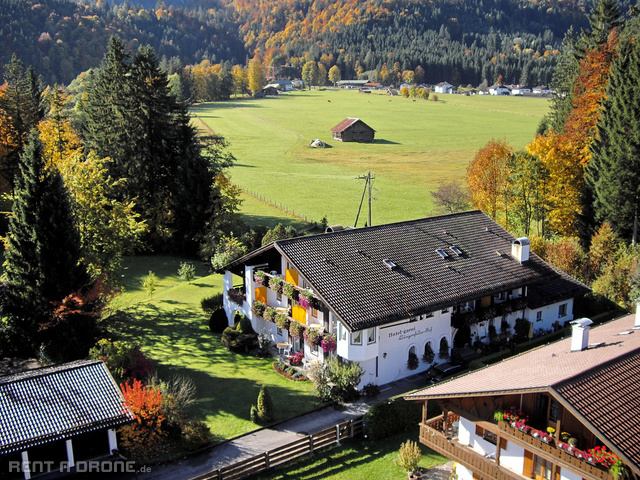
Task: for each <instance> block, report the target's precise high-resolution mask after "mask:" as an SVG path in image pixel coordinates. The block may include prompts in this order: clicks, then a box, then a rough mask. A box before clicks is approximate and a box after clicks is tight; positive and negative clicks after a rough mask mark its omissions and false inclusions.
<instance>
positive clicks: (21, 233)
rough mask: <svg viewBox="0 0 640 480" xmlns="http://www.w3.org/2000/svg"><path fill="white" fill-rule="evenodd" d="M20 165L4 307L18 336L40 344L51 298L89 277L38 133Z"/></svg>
mask: <svg viewBox="0 0 640 480" xmlns="http://www.w3.org/2000/svg"><path fill="white" fill-rule="evenodd" d="M19 167H20V175H18V176H16V182H15V183H16V185H15V188H14V202H13V210H12V216H11V218H10V220H9V233H8V235H7V246H6V251H5V274H4V280H5V282H6V285H7V297H6V301H5V302H4V304H3V305H2V308H3V310H4V311H3V313H4V314H5V315H8V316H9V317H10V319H11V320H10V321H11V323H12V327H13V330H14V333H15V334H16V335H17V337H18V338H21V339H22V340H23V341H28V343H30V345H31V347H37V345H38V343H39V340H40V339H39V336H38V329H39V325H40V324H41V323H42V322H44V321H45V316H46V314H47V311H48V310H49V309H50V308H51V302H55V301H61V300H62V299H63V298H64V297H66V296H67V295H68V294H70V293H72V292H74V291H76V290H78V289H79V288H80V287H82V286H84V285H85V284H86V283H87V278H86V272H85V270H84V268H83V267H82V266H81V265H79V263H78V259H79V258H80V236H79V235H78V231H77V229H76V226H75V224H74V221H73V217H72V213H71V206H70V203H69V198H68V194H67V191H66V189H65V188H64V184H63V182H62V179H61V177H60V175H59V174H58V173H57V171H55V170H47V169H46V168H45V161H44V158H43V147H42V143H41V142H40V140H39V138H38V136H37V134H36V133H35V132H33V133H32V134H31V135H30V137H29V140H28V143H27V144H26V146H25V150H24V153H23V154H22V155H21V156H20V163H19ZM25 343H26V342H25ZM25 346H26V345H23V347H25Z"/></svg>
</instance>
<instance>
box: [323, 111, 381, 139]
mask: <svg viewBox="0 0 640 480" xmlns="http://www.w3.org/2000/svg"><path fill="white" fill-rule="evenodd" d="M331 133H333V138H334V139H336V140H339V141H341V142H373V139H374V136H375V133H376V131H375V130H374V129H373V128H371V127H370V126H369V125H367V124H366V123H364V122H363V121H362V120H360V119H359V118H354V117H347V118H345V119H344V120H343V121H341V122H340V123H339V124H338V125H336V126H335V127H333V128H332V129H331Z"/></svg>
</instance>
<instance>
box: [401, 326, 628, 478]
mask: <svg viewBox="0 0 640 480" xmlns="http://www.w3.org/2000/svg"><path fill="white" fill-rule="evenodd" d="M634 320H635V316H633V315H630V316H627V317H624V318H621V319H618V320H614V321H612V322H608V323H606V324H603V325H600V326H598V327H595V328H592V329H591V331H590V332H589V344H590V345H599V346H597V347H593V348H588V349H586V350H583V351H580V352H571V351H570V350H571V338H566V339H564V340H561V341H558V342H555V343H552V344H549V345H546V346H543V347H540V348H536V349H534V350H531V351H529V352H525V353H523V354H520V355H517V356H515V357H512V358H509V359H507V360H505V361H503V362H500V363H497V364H495V365H491V366H489V367H486V368H483V369H481V370H476V371H475V372H471V373H469V374H467V375H463V376H461V377H458V378H455V379H453V380H450V381H448V382H443V383H440V384H436V385H434V386H433V387H430V388H426V389H424V390H422V391H419V392H416V393H414V394H412V395H410V396H409V397H407V398H408V399H412V400H427V399H438V398H440V399H444V398H457V397H463V396H465V397H478V396H493V395H503V394H513V393H524V392H549V393H550V394H551V395H554V396H555V397H556V398H558V400H560V401H561V402H562V403H563V404H564V405H565V406H567V407H568V408H570V409H571V410H572V411H573V413H574V415H575V416H576V417H578V418H581V419H582V421H583V422H584V423H585V424H586V425H589V426H590V427H591V429H592V430H593V431H594V433H596V435H597V436H598V437H599V438H600V439H601V440H602V441H604V442H605V443H606V444H608V446H609V447H610V448H612V449H614V450H617V452H618V453H619V454H621V455H623V456H624V457H626V458H625V463H627V464H630V465H633V466H634V470H635V471H636V472H637V473H638V474H640V443H638V439H639V438H640V422H639V421H638V418H640V331H639V330H633V326H634ZM623 332H632V333H626V334H622V335H621V333H623Z"/></svg>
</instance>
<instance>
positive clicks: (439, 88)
mask: <svg viewBox="0 0 640 480" xmlns="http://www.w3.org/2000/svg"><path fill="white" fill-rule="evenodd" d="M452 89H453V85H451V84H450V83H449V82H440V83H438V84H437V85H436V86H435V87H434V88H433V90H434V91H435V92H436V93H451V90H452Z"/></svg>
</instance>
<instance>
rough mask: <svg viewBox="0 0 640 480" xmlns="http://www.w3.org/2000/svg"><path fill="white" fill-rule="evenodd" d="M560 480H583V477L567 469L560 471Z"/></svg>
mask: <svg viewBox="0 0 640 480" xmlns="http://www.w3.org/2000/svg"><path fill="white" fill-rule="evenodd" d="M560 480H582V476H581V475H578V474H577V473H573V472H571V471H569V470H567V469H565V468H561V469H560Z"/></svg>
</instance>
